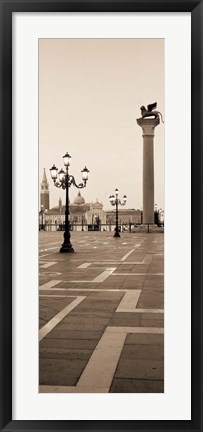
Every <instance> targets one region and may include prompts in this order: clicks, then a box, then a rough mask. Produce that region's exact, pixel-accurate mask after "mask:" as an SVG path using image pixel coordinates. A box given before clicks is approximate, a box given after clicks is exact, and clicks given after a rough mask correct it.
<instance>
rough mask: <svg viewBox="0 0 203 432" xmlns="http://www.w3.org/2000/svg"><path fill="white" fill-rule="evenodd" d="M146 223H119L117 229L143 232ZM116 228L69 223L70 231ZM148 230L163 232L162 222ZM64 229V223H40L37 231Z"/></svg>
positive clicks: (111, 229) (113, 228)
mask: <svg viewBox="0 0 203 432" xmlns="http://www.w3.org/2000/svg"><path fill="white" fill-rule="evenodd" d="M147 227H148V225H143V224H140V223H137V224H133V223H131V224H124V223H123V224H119V231H120V232H123V233H124V232H126V233H135V232H140V231H141V232H145V231H146V230H147ZM115 228H116V224H100V225H92V224H85V223H83V224H79V223H73V224H71V225H70V230H71V231H78V232H79V231H85V232H90V231H94V232H96V231H104V232H105V231H107V232H114V231H115ZM149 229H150V231H151V230H152V231H156V232H163V231H164V223H159V224H158V225H149ZM41 230H42V231H64V230H65V225H64V224H56V223H55V224H54V223H53V224H47V223H45V224H43V225H42V224H40V225H39V231H41Z"/></svg>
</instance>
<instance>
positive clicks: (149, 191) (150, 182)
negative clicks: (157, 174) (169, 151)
mask: <svg viewBox="0 0 203 432" xmlns="http://www.w3.org/2000/svg"><path fill="white" fill-rule="evenodd" d="M159 123H160V120H159V118H158V117H157V118H154V119H152V118H150V119H149V118H140V119H137V124H138V125H139V126H141V128H142V136H143V224H148V225H149V224H154V128H155V127H156V126H158V124H159Z"/></svg>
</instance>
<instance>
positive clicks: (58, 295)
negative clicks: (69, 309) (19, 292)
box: [39, 294, 75, 298]
mask: <svg viewBox="0 0 203 432" xmlns="http://www.w3.org/2000/svg"><path fill="white" fill-rule="evenodd" d="M39 297H57V298H58V297H74V298H75V295H63V294H39Z"/></svg>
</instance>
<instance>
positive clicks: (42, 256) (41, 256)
mask: <svg viewBox="0 0 203 432" xmlns="http://www.w3.org/2000/svg"><path fill="white" fill-rule="evenodd" d="M55 253H56V252H50V253H48V254H45V255H40V257H39V259H41V258H44V257H47V256H49V255H53V254H55Z"/></svg>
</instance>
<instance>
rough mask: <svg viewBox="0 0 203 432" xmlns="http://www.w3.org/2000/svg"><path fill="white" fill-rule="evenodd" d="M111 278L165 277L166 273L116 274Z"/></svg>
mask: <svg viewBox="0 0 203 432" xmlns="http://www.w3.org/2000/svg"><path fill="white" fill-rule="evenodd" d="M111 276H164V273H114V274H112V275H111Z"/></svg>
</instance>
